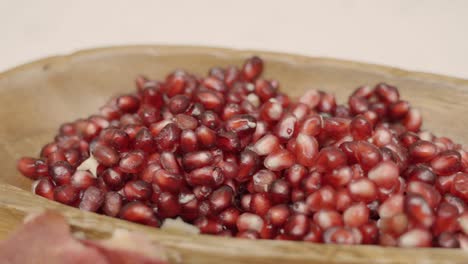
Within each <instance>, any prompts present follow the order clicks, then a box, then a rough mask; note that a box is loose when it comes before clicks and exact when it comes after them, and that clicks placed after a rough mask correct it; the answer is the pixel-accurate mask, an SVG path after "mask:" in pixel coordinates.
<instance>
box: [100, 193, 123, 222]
mask: <svg viewBox="0 0 468 264" xmlns="http://www.w3.org/2000/svg"><path fill="white" fill-rule="evenodd" d="M120 208H122V197H121V196H120V194H118V193H116V192H108V193H106V195H105V196H104V202H103V205H102V211H103V212H104V214H106V215H108V216H113V217H115V216H117V215H118V214H119V212H120Z"/></svg>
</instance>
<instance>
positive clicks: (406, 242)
mask: <svg viewBox="0 0 468 264" xmlns="http://www.w3.org/2000/svg"><path fill="white" fill-rule="evenodd" d="M431 244H432V235H431V233H430V232H429V231H426V230H423V229H413V230H410V231H408V232H406V233H404V234H403V235H401V236H400V238H399V239H398V246H399V247H430V246H431Z"/></svg>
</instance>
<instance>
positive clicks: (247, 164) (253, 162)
mask: <svg viewBox="0 0 468 264" xmlns="http://www.w3.org/2000/svg"><path fill="white" fill-rule="evenodd" d="M258 165H259V159H258V156H257V154H256V153H255V152H253V151H251V150H247V149H246V150H244V151H242V152H241V154H240V159H239V174H238V175H237V177H236V180H237V181H238V182H245V181H248V180H249V179H250V177H251V176H252V175H253V174H254V173H255V172H256V171H257V169H258Z"/></svg>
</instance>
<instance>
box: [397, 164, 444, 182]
mask: <svg viewBox="0 0 468 264" xmlns="http://www.w3.org/2000/svg"><path fill="white" fill-rule="evenodd" d="M405 177H406V179H407V181H420V182H424V183H427V184H431V185H432V184H434V183H435V181H436V177H437V176H436V175H435V174H434V172H432V170H431V169H430V168H429V167H427V166H425V165H421V164H418V165H413V166H410V167H408V169H407V170H406V172H405ZM439 178H441V177H439Z"/></svg>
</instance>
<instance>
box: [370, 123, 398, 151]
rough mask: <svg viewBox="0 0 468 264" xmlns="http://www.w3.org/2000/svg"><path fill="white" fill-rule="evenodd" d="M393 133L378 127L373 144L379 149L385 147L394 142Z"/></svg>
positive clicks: (373, 136)
mask: <svg viewBox="0 0 468 264" xmlns="http://www.w3.org/2000/svg"><path fill="white" fill-rule="evenodd" d="M392 136H393V135H392V132H390V129H387V128H385V127H378V128H376V129H375V131H374V134H373V135H372V143H373V144H374V145H376V146H377V147H383V146H386V145H388V144H390V143H391V142H392Z"/></svg>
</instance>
